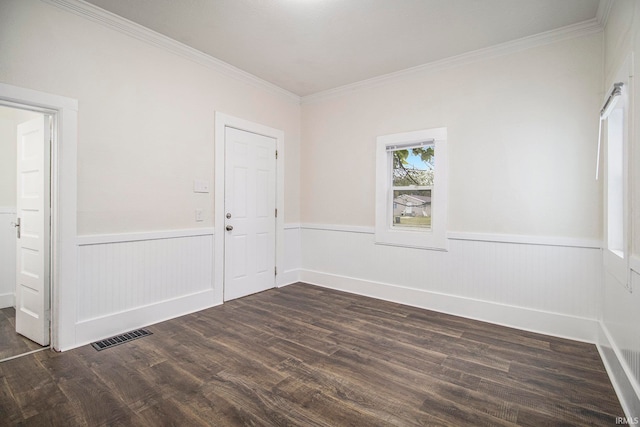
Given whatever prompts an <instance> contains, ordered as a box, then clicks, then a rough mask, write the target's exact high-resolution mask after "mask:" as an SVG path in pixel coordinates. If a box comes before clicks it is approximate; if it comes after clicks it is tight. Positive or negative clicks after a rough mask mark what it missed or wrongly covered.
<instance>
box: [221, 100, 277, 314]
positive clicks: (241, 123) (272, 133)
mask: <svg viewBox="0 0 640 427" xmlns="http://www.w3.org/2000/svg"><path fill="white" fill-rule="evenodd" d="M227 127H230V128H234V129H238V130H243V131H246V132H251V133H256V134H259V135H264V136H268V137H270V138H274V139H275V140H276V150H278V161H277V162H276V209H278V216H277V217H276V269H277V271H279V272H283V271H284V266H283V259H284V158H285V157H284V131H281V130H279V129H274V128H271V127H268V126H264V125H261V124H259V123H254V122H251V121H248V120H245V119H240V118H238V117H233V116H229V115H227V114H224V113H221V112H219V111H216V113H215V162H214V168H215V169H214V170H215V186H214V221H215V227H216V228H218V229H219V230H222V227H223V225H224V185H225V156H224V151H225V143H226V141H225V130H226V128H227ZM213 258H214V259H213V265H214V267H213V291H214V299H215V301H214V304H222V303H223V302H224V232H222V231H218V232H215V233H214V251H213ZM275 285H276V287H277V286H279V283H278V276H276V279H275Z"/></svg>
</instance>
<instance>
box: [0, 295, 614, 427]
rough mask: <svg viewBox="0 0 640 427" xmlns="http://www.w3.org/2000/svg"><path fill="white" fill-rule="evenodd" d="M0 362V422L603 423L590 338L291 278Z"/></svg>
mask: <svg viewBox="0 0 640 427" xmlns="http://www.w3.org/2000/svg"><path fill="white" fill-rule="evenodd" d="M148 329H149V330H151V331H152V332H153V333H154V335H151V336H148V337H145V338H142V339H139V340H135V341H132V342H129V343H127V344H124V345H120V346H117V347H113V348H110V349H106V350H103V351H101V352H97V351H95V350H94V349H93V348H92V347H90V346H85V347H81V348H78V349H75V350H72V351H68V352H65V353H53V352H49V351H44V352H40V353H36V354H34V355H30V356H25V357H22V358H20V359H15V360H11V361H7V362H4V363H0V424H2V425H16V424H23V425H54V426H102V425H104V426H106V425H108V426H118V425H121V426H155V425H178V426H199V425H214V426H236V425H250V426H280V425H282V426H284V425H300V426H347V425H351V426H418V425H421V426H424V425H432V426H461V425H469V426H513V425H522V426H536V427H537V426H554V425H563V426H566V425H575V426H585V425H606V426H611V425H615V418H616V417H620V416H624V414H623V412H622V409H621V407H620V405H619V403H618V400H617V398H616V395H615V393H614V391H613V388H612V386H611V383H610V381H609V379H608V377H607V374H606V373H605V370H604V368H603V365H602V361H601V360H600V357H599V355H598V352H597V350H596V348H595V346H593V345H590V344H585V343H580V342H574V341H568V340H564V339H559V338H553V337H548V336H544V335H539V334H534V333H530V332H523V331H518V330H515V329H509V328H505V327H501V326H496V325H491V324H487V323H482V322H477V321H472V320H467V319H462V318H458V317H454V316H449V315H445V314H441V313H435V312H431V311H426V310H421V309H417V308H412V307H407V306H403V305H400V304H395V303H389V302H384V301H378V300H374V299H370V298H365V297H361V296H356V295H351V294H346V293H342V292H337V291H332V290H327V289H323V288H319V287H314V286H311V285H306V284H294V285H290V286H287V287H285V288H281V289H274V290H270V291H266V292H263V293H260V294H256V295H252V296H249V297H246V298H242V299H239V300H234V301H231V302H228V303H225V304H224V305H223V306H220V307H216V308H212V309H209V310H205V311H201V312H198V313H194V314H191V315H187V316H183V317H181V318H178V319H174V320H170V321H167V322H163V323H159V324H156V325H153V326H150V327H149V328H148Z"/></svg>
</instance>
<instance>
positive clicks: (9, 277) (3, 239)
mask: <svg viewBox="0 0 640 427" xmlns="http://www.w3.org/2000/svg"><path fill="white" fill-rule="evenodd" d="M15 220H16V208H11V207H9V208H7V207H0V308H6V307H14V306H15V289H16V229H15V228H14V227H13V226H12V225H11V223H12V222H15Z"/></svg>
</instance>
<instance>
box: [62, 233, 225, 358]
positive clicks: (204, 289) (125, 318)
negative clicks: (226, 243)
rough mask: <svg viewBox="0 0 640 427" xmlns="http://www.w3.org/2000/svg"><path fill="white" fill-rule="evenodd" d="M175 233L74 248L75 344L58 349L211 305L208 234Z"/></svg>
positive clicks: (115, 238) (118, 238)
mask: <svg viewBox="0 0 640 427" xmlns="http://www.w3.org/2000/svg"><path fill="white" fill-rule="evenodd" d="M176 233H177V231H169V232H166V233H164V236H165V237H163V238H160V235H162V234H163V233H153V235H150V233H139V234H140V235H144V236H146V237H147V238H145V239H140V237H141V236H140V235H138V233H130V234H129V235H114V236H112V237H113V238H112V239H107V238H106V237H107V236H102V237H101V239H102V240H103V242H101V243H98V242H96V241H93V242H91V243H89V244H86V245H81V246H78V275H77V277H78V290H77V301H76V307H77V311H76V312H75V313H74V319H75V324H74V330H75V340H74V342H73V343H69V344H67V345H65V346H63V347H62V348H61V350H68V349H70V348H74V347H77V346H79V345H83V344H86V343H87V342H90V341H95V340H98V339H102V338H105V337H107V336H110V335H115V334H118V333H121V332H126V331H127V330H130V329H135V328H137V327H141V326H146V325H150V324H152V323H156V322H160V321H164V320H167V319H170V318H174V317H177V316H182V315H184V314H187V313H191V312H194V311H198V310H202V309H205V308H208V307H212V306H214V305H216V301H215V299H214V288H213V273H214V272H213V239H214V237H213V235H212V234H211V233H209V234H202V232H200V233H195V231H194V230H187V231H186V233H185V230H182V235H181V236H177V235H176ZM190 233H193V235H191V234H190ZM185 234H187V235H185ZM124 236H128V237H127V238H128V240H124V241H123V237H124ZM149 237H153V238H149Z"/></svg>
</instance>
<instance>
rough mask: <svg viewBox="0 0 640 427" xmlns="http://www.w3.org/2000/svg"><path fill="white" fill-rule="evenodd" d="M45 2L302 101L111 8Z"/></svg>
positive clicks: (74, 0)
mask: <svg viewBox="0 0 640 427" xmlns="http://www.w3.org/2000/svg"><path fill="white" fill-rule="evenodd" d="M42 1H44V2H45V3H49V4H51V5H53V6H55V7H58V8H60V9H63V10H65V11H67V12H71V13H73V14H74V15H77V16H80V17H82V18H85V19H88V20H90V21H93V22H97V23H98V24H101V25H104V26H106V27H109V28H111V29H112V30H115V31H118V32H119V33H122V34H126V35H128V36H131V37H133V38H135V39H138V40H140V41H143V42H145V43H148V44H150V45H152V46H155V47H159V48H161V49H164V50H165V51H167V52H171V53H173V54H176V55H179V56H181V57H183V58H186V59H189V60H191V61H194V62H196V63H198V64H200V65H204V66H206V67H209V68H211V69H213V70H215V71H217V72H219V73H221V74H224V75H226V76H228V77H232V78H234V79H236V80H240V81H242V82H244V83H249V84H250V85H252V86H254V87H257V88H259V89H264V90H267V91H269V92H271V93H273V94H277V95H281V96H284V97H285V98H288V99H289V100H291V101H294V102H296V103H300V97H299V96H298V95H296V94H294V93H292V92H289V91H288V90H285V89H283V88H281V87H279V86H276V85H274V84H273V83H269V82H268V81H266V80H263V79H261V78H259V77H257V76H254V75H253V74H250V73H247V72H246V71H243V70H241V69H240V68H237V67H234V66H233V65H231V64H228V63H226V62H224V61H222V60H220V59H217V58H214V57H213V56H210V55H207V54H206V53H203V52H201V51H199V50H197V49H194V48H192V47H190V46H187V45H185V44H183V43H180V42H178V41H176V40H173V39H172V38H169V37H167V36H165V35H162V34H160V33H157V32H155V31H153V30H150V29H149V28H146V27H144V26H142V25H140V24H137V23H135V22H133V21H130V20H128V19H126V18H123V17H121V16H118V15H116V14H114V13H111V12H108V11H106V10H104V9H102V8H100V7H98V6H95V5H93V4H90V3H87V2H85V1H81V0H42Z"/></svg>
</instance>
